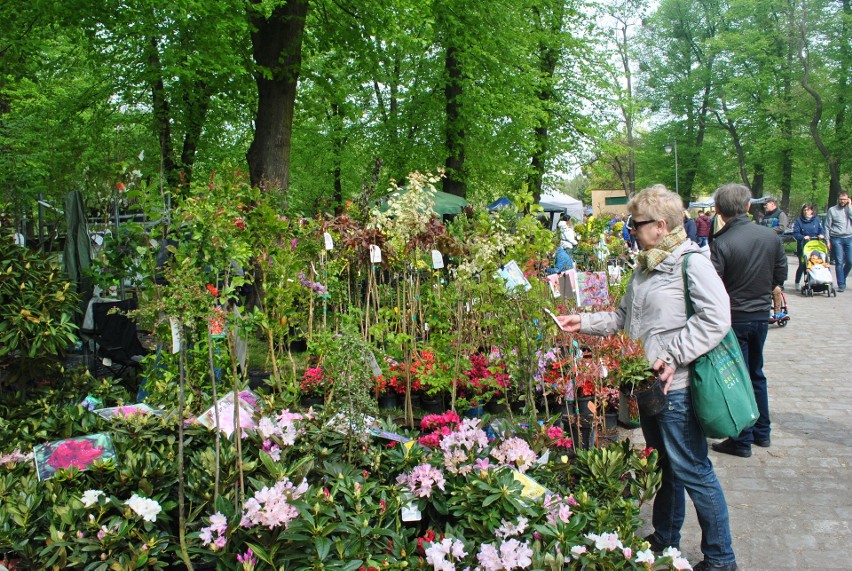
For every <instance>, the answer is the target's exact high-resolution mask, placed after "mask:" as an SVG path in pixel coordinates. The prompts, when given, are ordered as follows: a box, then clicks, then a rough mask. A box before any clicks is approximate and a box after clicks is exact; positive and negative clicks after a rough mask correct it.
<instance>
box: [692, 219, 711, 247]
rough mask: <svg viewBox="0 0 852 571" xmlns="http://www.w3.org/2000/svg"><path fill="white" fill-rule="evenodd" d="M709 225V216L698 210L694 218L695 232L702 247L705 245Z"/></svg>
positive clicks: (708, 233) (708, 235) (708, 234)
mask: <svg viewBox="0 0 852 571" xmlns="http://www.w3.org/2000/svg"><path fill="white" fill-rule="evenodd" d="M711 226H712V223H711V221H710V217H709V216H708V215H707V213H706V212H704V211H703V210H699V211H698V217H697V218H696V219H695V234H696V235H697V236H698V240H697V242H698V245H699V246H701V247H702V248H703V247H704V246H706V245H707V239H708V238H709V237H710V228H711Z"/></svg>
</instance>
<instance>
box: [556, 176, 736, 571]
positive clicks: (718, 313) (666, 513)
mask: <svg viewBox="0 0 852 571" xmlns="http://www.w3.org/2000/svg"><path fill="white" fill-rule="evenodd" d="M682 208H683V207H682V204H681V199H680V197H679V196H678V195H677V194H675V193H674V192H671V191H670V190H668V189H666V188H665V187H664V186H662V185H656V186H652V187H650V188H647V189H645V190H643V191H642V192H640V193H639V194H637V195H636V196H635V197H634V198H633V199H631V201H630V202H629V203H628V205H627V209H628V210H629V211H630V214H631V218H630V226H631V230H632V233H633V234H634V235H635V236H636V239H637V240H638V242H639V245H640V247H641V248H642V251H641V252H640V254H639V257H638V263H639V266H638V267H637V269H636V271H635V272H634V273H633V276H632V278H631V280H630V284H629V285H628V286H627V291H626V293H625V295H624V297H623V298H622V300H621V304H620V305H619V307H618V309H617V310H616V311H604V312H599V313H592V314H590V313H584V314H581V315H560V316H559V317H557V321H558V323H559V326H560V327H561V328H562V329H563V330H564V331H569V332H574V333H576V332H583V333H590V334H595V335H611V334H613V333H615V332H616V331H618V330H624V331H625V332H627V334H628V335H629V336H630V337H633V338H635V339H640V340H642V342H643V346H644V349H645V354H646V357H647V358H648V361H649V363H653V365H652V369H654V370H655V371H656V372H657V373H658V374H659V377H660V379H661V381H662V382H663V383H664V389H663V391H664V392H665V393H666V397H665V398H666V407H665V409H664V410H663V411H662V412H660V413H659V414H657V415H655V416H652V417H643V418H642V419H641V422H642V433H643V435H644V437H645V442H646V443H647V445H648V446H650V447H653V448H656V449H657V450H659V453H660V466H661V467H662V471H663V478H662V487H661V488H660V490H659V491H658V492H657V495H656V497H655V498H654V506H653V517H652V522H653V525H654V533H653V534H652V535H650V536H648V537H647V538H646V540H647V541H648V542H649V543H650V544H651V548H652V549H653V550H654V551H662V550H663V549H664V548H665V547H667V546H672V547H675V548H677V547H679V545H680V540H681V528H682V527H683V523H684V519H685V517H686V497H685V492H689V497H690V498H691V499H692V503H693V504H694V505H695V511H696V513H697V515H698V522H699V525H700V526H701V536H702V537H701V551H702V553H703V554H704V560H703V561H701V562H699V563H698V564H697V565H696V566H695V567H694V569H696V570H697V571H706V570H710V569H712V570H716V571H736V569H737V563H736V557H735V556H734V551H733V547H732V545H731V542H732V540H731V530H730V520H729V516H728V505H727V503H726V501H725V495H724V493H723V492H722V487H721V485H720V484H719V480H718V479H717V477H716V472H715V471H714V470H713V464H711V462H710V459H709V458H708V456H707V452H708V448H707V440H706V438H705V437H704V433H703V432H702V431H701V427H700V425H699V424H698V420H697V419H696V417H695V413H694V412H693V409H692V399H691V398H690V390H689V382H690V379H689V364H690V363H691V362H692V361H693V360H695V359H696V358H697V357H699V356H701V355H703V354H704V353H706V352H707V351H709V350H710V349H712V348H713V347H715V346H716V345H717V344H718V343H719V342H720V341H721V340H722V338H723V337H724V336H725V334H726V333H727V331H728V330H729V329H730V310H729V303H728V295H727V294H726V293H725V287H724V285H723V284H722V281H721V280H720V279H719V276H718V275H717V274H716V272H715V271H714V269H713V265H712V264H711V263H710V261H709V260H708V259H707V257H706V256H705V255H701V254H700V252H701V250H700V249H699V247H698V245H697V244H695V243H694V242H692V241H691V240H688V239H687V237H686V232H685V231H684V229H683V210H682ZM692 253H698V255H692V256H690V261H689V264H688V265H687V279H688V280H689V291H690V298H691V299H692V302H693V305H694V306H695V313H694V314H693V315H692V316H690V317H689V318H687V315H686V305H685V303H684V283H683V278H682V276H683V261H684V258H685V256H686V255H687V254H692Z"/></svg>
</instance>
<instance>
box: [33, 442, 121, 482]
mask: <svg viewBox="0 0 852 571" xmlns="http://www.w3.org/2000/svg"><path fill="white" fill-rule="evenodd" d="M33 455H34V456H35V464H36V473H37V474H38V479H39V480H47V479H48V478H51V477H52V476H54V475H55V474H56V472H58V471H59V470H60V469H68V468H72V467H74V468H77V469H78V470H86V469H88V468H89V467H90V466H91V465H92V464H94V463H95V461H98V460H100V461H101V462H106V461H107V460H112V459H114V458H115V447H114V446H113V444H112V438H111V437H110V435H109V434H107V433H105V432H101V433H98V434H89V435H86V436H78V437H76V438H68V439H66V440H57V441H56V442H50V443H48V444H40V445H39V446H36V447H35V448H34V449H33Z"/></svg>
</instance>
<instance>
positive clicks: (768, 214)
mask: <svg viewBox="0 0 852 571" xmlns="http://www.w3.org/2000/svg"><path fill="white" fill-rule="evenodd" d="M716 210H717V211H718V210H719V209H718V208H717V209H716ZM788 223H789V219H788V218H787V215H786V214H784V213H783V212H782V211H781V209H780V208H778V200H777V199H776V198H774V197H772V196H770V197H769V198H767V199H766V202H765V203H764V204H763V217H762V218H761V219H760V224H761V225H762V226H766V227H767V228H772V230H774V231H775V233H776V234H778V235H779V236H780V235H781V234H783V233H784V231H785V230H786V229H787V224H788Z"/></svg>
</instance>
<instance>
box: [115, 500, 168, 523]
mask: <svg viewBox="0 0 852 571" xmlns="http://www.w3.org/2000/svg"><path fill="white" fill-rule="evenodd" d="M124 504H125V505H126V506H127V507H129V508H130V509H132V510H133V511H134V512H136V515H138V516H139V517H141V518H142V519H144V520H145V521H157V514H158V513H160V512H161V511H163V508H162V507H160V504H158V503H157V502H156V501H155V500H151V499H148V498H143V497H142V496H139V495H137V494H133V495H132V496H130V499H129V500H127V501H126V502H124Z"/></svg>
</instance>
